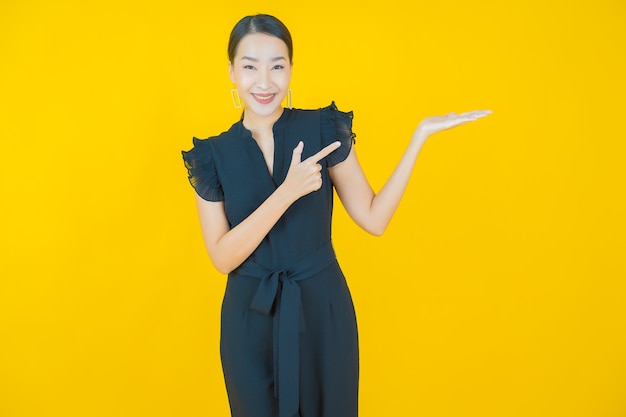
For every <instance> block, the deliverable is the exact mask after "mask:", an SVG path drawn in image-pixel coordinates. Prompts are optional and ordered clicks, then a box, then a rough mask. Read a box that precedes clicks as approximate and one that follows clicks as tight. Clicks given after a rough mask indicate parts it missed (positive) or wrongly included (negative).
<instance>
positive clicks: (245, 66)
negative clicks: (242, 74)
mask: <svg viewBox="0 0 626 417" xmlns="http://www.w3.org/2000/svg"><path fill="white" fill-rule="evenodd" d="M243 68H244V69H249V70H253V69H254V66H252V65H244V66H243Z"/></svg>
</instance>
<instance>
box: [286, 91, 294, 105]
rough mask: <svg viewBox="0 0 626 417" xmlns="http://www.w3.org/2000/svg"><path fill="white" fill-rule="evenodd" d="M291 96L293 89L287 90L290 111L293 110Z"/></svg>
mask: <svg viewBox="0 0 626 417" xmlns="http://www.w3.org/2000/svg"><path fill="white" fill-rule="evenodd" d="M291 96H292V92H291V88H290V89H288V90H287V107H288V108H289V109H291V107H292V104H293V103H292V100H291Z"/></svg>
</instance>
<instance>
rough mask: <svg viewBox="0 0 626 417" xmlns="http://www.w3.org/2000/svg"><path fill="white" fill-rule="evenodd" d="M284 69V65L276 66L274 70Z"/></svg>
mask: <svg viewBox="0 0 626 417" xmlns="http://www.w3.org/2000/svg"><path fill="white" fill-rule="evenodd" d="M283 68H285V67H283V66H282V65H274V68H273V69H283Z"/></svg>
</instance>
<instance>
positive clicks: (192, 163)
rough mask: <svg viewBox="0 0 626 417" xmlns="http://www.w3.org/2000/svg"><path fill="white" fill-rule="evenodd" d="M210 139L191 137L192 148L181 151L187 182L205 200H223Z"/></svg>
mask: <svg viewBox="0 0 626 417" xmlns="http://www.w3.org/2000/svg"><path fill="white" fill-rule="evenodd" d="M209 141H210V139H198V138H193V148H192V149H191V150H190V151H182V154H183V161H184V162H185V167H186V168H187V171H188V174H189V183H190V184H191V185H192V187H193V188H194V189H195V190H196V193H197V194H198V195H199V196H200V197H202V198H203V199H204V200H206V201H223V200H224V192H223V191H222V185H221V184H220V181H219V178H218V176H217V169H216V168H215V160H214V158H213V150H212V148H211V144H210V143H209Z"/></svg>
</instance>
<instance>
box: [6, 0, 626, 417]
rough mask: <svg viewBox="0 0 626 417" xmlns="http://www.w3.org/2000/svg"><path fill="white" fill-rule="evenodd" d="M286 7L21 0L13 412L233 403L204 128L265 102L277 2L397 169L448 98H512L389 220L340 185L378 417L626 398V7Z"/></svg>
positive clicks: (11, 148) (373, 152) (303, 53)
mask: <svg viewBox="0 0 626 417" xmlns="http://www.w3.org/2000/svg"><path fill="white" fill-rule="evenodd" d="M260 4H261V3H259V2H256V1H254V2H253V1H247V0H242V1H239V2H225V3H224V2H217V3H216V2H210V1H184V2H154V1H134V2H133V1H131V2H127V1H121V0H111V1H100V2H84V1H80V0H75V1H67V0H59V1H47V2H43V1H28V0H21V1H16V0H3V1H2V2H1V3H0V140H1V142H0V146H1V148H0V149H1V151H0V173H1V176H0V181H1V192H0V196H1V197H0V198H1V199H2V204H1V206H0V207H1V208H0V210H1V212H0V222H1V223H0V230H1V232H0V234H1V236H2V238H1V239H2V240H1V242H2V243H1V247H0V253H1V255H0V256H1V264H0V274H1V276H2V277H1V279H0V415H1V416H3V417H24V416H33V417H48V416H62V417H75V416H76V417H79V416H80V417H85V416H89V417H92V416H93V417H97V416H107V417H111V416H120V417H126V416H129V417H130V416H133V417H134V416H137V417H140V416H150V417H165V416H168V417H170V416H171V417H174V416H176V417H199V416H217V417H219V416H227V415H228V406H227V399H226V394H225V390H224V387H223V381H222V375H221V368H220V363H219V354H218V331H219V308H220V302H221V297H222V292H223V289H224V283H225V278H224V277H223V276H221V275H220V274H218V273H217V272H215V271H214V270H213V269H212V266H211V264H210V261H209V259H208V257H207V256H206V254H205V252H204V247H203V243H202V240H201V235H200V229H199V224H198V221H197V217H196V212H195V206H194V199H193V192H192V189H191V188H190V186H189V184H188V182H187V179H186V172H185V169H184V167H183V163H182V160H181V157H180V150H181V149H188V148H189V147H190V146H191V137H192V136H198V137H206V136H210V135H213V134H217V133H219V132H221V131H222V130H225V129H226V128H228V127H229V126H230V124H231V123H232V122H234V121H235V119H236V118H237V117H238V116H239V110H235V109H234V108H232V105H231V101H230V96H229V89H230V88H232V86H231V84H230V82H229V79H228V76H227V62H226V56H225V55H226V53H225V49H226V41H227V36H228V32H229V30H230V29H231V27H232V25H233V24H234V23H235V22H236V21H237V20H238V19H239V18H240V17H242V16H243V15H246V14H251V13H257V12H260V11H261V12H266V13H272V14H276V15H277V16H279V17H280V18H281V19H283V20H284V21H285V23H286V24H287V25H288V26H289V27H290V28H291V30H292V34H293V36H294V38H295V57H294V59H295V66H294V71H295V73H294V78H293V84H292V89H293V91H294V103H295V105H296V106H297V107H305V108H311V107H321V106H325V105H327V104H329V103H330V101H331V100H335V101H336V102H337V104H338V106H339V108H340V109H342V110H354V112H355V121H354V130H355V132H356V133H357V135H358V137H357V146H358V152H359V156H360V159H361V162H362V164H363V165H364V167H365V170H366V172H367V173H368V177H369V178H370V181H371V182H372V184H373V185H374V186H375V187H376V188H378V187H380V186H381V185H382V183H383V181H384V179H385V178H386V176H387V175H388V174H389V172H390V171H391V169H392V168H393V166H394V164H395V162H396V161H397V159H398V158H399V155H400V154H401V152H402V151H403V149H404V146H405V145H406V143H407V140H408V138H409V136H410V134H411V132H412V131H413V129H414V127H415V126H416V125H417V123H418V122H419V120H420V119H421V118H422V117H426V116H429V115H436V114H443V113H447V112H450V111H466V110H471V109H482V108H490V109H492V110H493V114H492V115H491V116H489V117H488V118H486V119H482V120H480V121H478V122H476V123H473V124H470V125H465V126H462V127H459V128H457V129H455V130H452V131H446V132H443V133H440V134H438V135H437V136H435V137H433V138H431V140H430V142H429V143H428V144H427V145H426V147H425V148H424V150H423V152H422V154H421V155H420V159H419V163H418V166H417V167H416V170H415V175H414V178H413V179H412V182H411V184H410V188H409V190H408V192H407V194H406V196H405V199H404V200H403V204H402V206H401V208H400V210H399V212H398V213H397V215H396V217H395V218H394V220H393V222H392V224H391V226H390V228H389V229H388V232H387V234H386V235H385V236H383V237H382V238H374V237H370V236H368V235H366V234H365V233H364V232H362V231H360V230H358V229H357V227H356V226H355V225H353V224H352V223H351V222H350V221H349V220H348V219H347V218H346V215H345V213H344V212H343V209H341V208H340V207H339V206H338V208H337V210H336V221H335V225H334V227H335V244H336V247H337V252H338V254H339V257H340V261H341V262H342V265H343V267H344V269H345V272H346V274H347V276H348V279H349V284H350V286H351V288H352V292H353V296H354V299H355V304H356V307H357V314H358V319H359V327H360V336H361V351H362V378H361V415H362V416H363V417H374V416H376V417H379V416H429V417H443V416H464V417H470V416H480V417H492V416H493V417H496V416H497V417H504V416H507V417H509V416H524V417H527V416H546V417H547V416H550V417H555V416H568V417H575V416H580V417H583V416H585V417H586V416H602V417H604V416H607V417H608V416H611V417H613V416H615V417H617V416H623V415H626V397H625V392H626V355H624V352H625V351H626V340H625V336H624V335H625V334H626V325H625V323H626V307H625V306H624V300H625V296H626V288H625V284H624V278H626V265H625V261H624V254H625V252H626V251H625V249H626V248H625V246H626V245H625V238H624V236H625V235H626V222H625V220H624V216H625V215H626V204H625V200H626V198H625V192H624V188H625V187H624V180H625V179H626V169H625V166H626V164H625V162H626V161H624V159H625V157H624V156H625V151H626V144H625V143H626V135H625V133H626V128H625V127H624V120H625V119H624V111H625V110H626V107H625V106H624V97H625V96H626V82H625V81H624V80H625V77H624V74H626V62H625V61H626V58H625V55H624V45H625V44H626V29H625V28H626V25H625V24H624V22H625V21H626V4H625V3H624V2H623V1H617V0H613V1H609V0H596V1H593V2H592V1H586V2H566V1H551V2H550V1H539V0H526V1H518V2H499V1H498V2H497V1H480V2H469V1H458V0H452V1H446V2H435V1H432V2H408V1H406V2H395V1H387V2H369V1H358V2H356V1H355V2H352V3H350V2H337V1H325V0H321V1H318V2H305V3H302V4H303V5H302V6H297V7H296V6H295V4H296V3H295V2H293V1H284V0H277V1H274V2H271V6H268V7H261V5H260ZM409 4H412V5H409Z"/></svg>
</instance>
